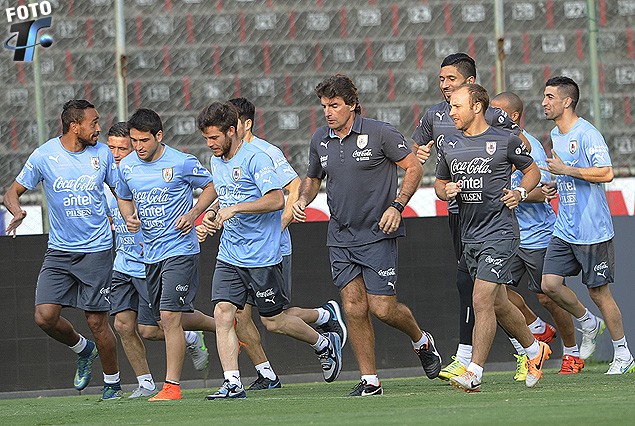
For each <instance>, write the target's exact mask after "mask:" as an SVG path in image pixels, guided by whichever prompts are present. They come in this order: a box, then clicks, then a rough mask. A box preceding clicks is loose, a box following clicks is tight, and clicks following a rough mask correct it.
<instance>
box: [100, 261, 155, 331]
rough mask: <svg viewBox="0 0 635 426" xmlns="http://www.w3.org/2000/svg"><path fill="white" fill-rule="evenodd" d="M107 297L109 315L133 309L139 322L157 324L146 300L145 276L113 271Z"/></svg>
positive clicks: (146, 286)
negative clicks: (138, 276) (108, 300)
mask: <svg viewBox="0 0 635 426" xmlns="http://www.w3.org/2000/svg"><path fill="white" fill-rule="evenodd" d="M109 299H110V315H116V314H118V313H119V312H123V311H135V312H136V313H137V322H138V323H139V324H143V325H157V322H156V321H155V319H154V314H153V313H152V308H151V307H150V301H149V300H148V285H147V284H146V279H145V278H137V277H133V276H131V275H128V274H124V273H123V272H119V271H113V272H112V286H111V287H110V297H109Z"/></svg>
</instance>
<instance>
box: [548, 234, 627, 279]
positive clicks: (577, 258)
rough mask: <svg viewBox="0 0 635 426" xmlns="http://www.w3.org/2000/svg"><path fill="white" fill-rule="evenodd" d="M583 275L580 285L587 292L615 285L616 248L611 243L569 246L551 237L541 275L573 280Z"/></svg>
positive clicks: (561, 240)
mask: <svg viewBox="0 0 635 426" xmlns="http://www.w3.org/2000/svg"><path fill="white" fill-rule="evenodd" d="M580 271H582V283H583V284H584V285H586V286H587V287H588V288H593V287H600V286H603V285H604V284H611V283H613V282H614V274H615V247H614V246H613V239H610V240H608V241H604V242H602V243H597V244H571V243H568V242H566V241H564V240H563V239H561V238H558V237H555V236H554V237H551V241H550V242H549V247H547V254H545V265H544V267H543V269H542V273H543V275H546V274H553V275H559V276H561V277H574V276H576V275H578V274H579V273H580Z"/></svg>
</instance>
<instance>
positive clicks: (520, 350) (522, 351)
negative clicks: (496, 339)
mask: <svg viewBox="0 0 635 426" xmlns="http://www.w3.org/2000/svg"><path fill="white" fill-rule="evenodd" d="M509 341H510V342H512V345H514V349H516V353H517V354H518V355H523V354H525V353H526V352H525V348H523V345H521V344H520V343H519V342H518V340H516V339H514V338H513V337H510V338H509Z"/></svg>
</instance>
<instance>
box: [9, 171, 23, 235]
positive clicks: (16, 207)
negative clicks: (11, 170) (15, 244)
mask: <svg viewBox="0 0 635 426" xmlns="http://www.w3.org/2000/svg"><path fill="white" fill-rule="evenodd" d="M26 190H27V188H25V187H24V186H22V185H20V184H19V183H18V182H16V181H13V183H12V184H11V186H10V187H9V189H8V190H7V192H6V193H5V194H4V206H5V207H6V208H7V210H8V211H9V213H11V214H12V215H13V219H11V222H9V225H7V229H6V234H7V235H10V234H13V238H15V235H16V229H17V228H18V226H20V224H21V223H22V221H23V220H24V218H25V217H26V211H24V210H22V206H21V205H20V196H21V195H22V194H24V193H25V192H26Z"/></svg>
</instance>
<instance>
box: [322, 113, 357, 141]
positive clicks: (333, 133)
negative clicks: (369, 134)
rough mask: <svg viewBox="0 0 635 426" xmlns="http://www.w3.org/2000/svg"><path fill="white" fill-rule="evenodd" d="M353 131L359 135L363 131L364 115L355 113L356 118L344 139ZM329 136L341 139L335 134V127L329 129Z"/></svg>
mask: <svg viewBox="0 0 635 426" xmlns="http://www.w3.org/2000/svg"><path fill="white" fill-rule="evenodd" d="M352 132H355V133H357V134H358V135H360V134H361V133H362V116H361V115H360V114H357V113H355V118H354V119H353V125H352V126H351V128H350V130H349V131H348V133H347V134H346V136H344V137H343V138H342V140H343V139H345V138H346V137H348V136H349V135H350V134H351V133H352ZM329 138H331V139H340V137H339V136H337V135H336V134H335V132H334V131H333V129H329Z"/></svg>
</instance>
